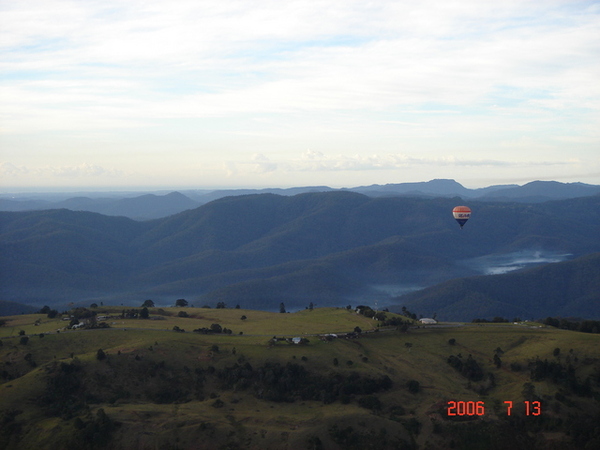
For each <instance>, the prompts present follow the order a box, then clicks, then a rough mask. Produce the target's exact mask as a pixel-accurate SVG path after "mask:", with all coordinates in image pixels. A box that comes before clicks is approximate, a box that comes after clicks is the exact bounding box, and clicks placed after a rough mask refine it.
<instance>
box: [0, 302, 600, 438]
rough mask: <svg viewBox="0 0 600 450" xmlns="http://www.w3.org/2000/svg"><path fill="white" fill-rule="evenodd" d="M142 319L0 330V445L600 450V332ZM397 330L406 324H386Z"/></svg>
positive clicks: (100, 311)
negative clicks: (599, 430) (84, 326)
mask: <svg viewBox="0 0 600 450" xmlns="http://www.w3.org/2000/svg"><path fill="white" fill-rule="evenodd" d="M131 308H132V306H125V307H119V308H97V309H94V310H82V309H79V310H72V311H69V313H68V314H69V315H72V314H75V315H78V316H82V317H83V316H84V315H88V314H90V313H96V314H97V316H96V317H99V316H101V315H102V316H108V317H109V318H108V320H107V321H106V323H107V324H109V326H111V325H110V324H111V323H114V325H112V326H111V327H109V328H97V329H93V328H88V329H77V330H68V329H65V328H64V327H65V324H66V322H64V321H62V320H61V318H60V317H56V318H52V319H50V318H48V317H47V316H46V315H42V314H34V315H19V316H12V317H2V318H0V319H1V320H2V321H3V322H4V325H3V326H0V420H1V424H2V427H0V447H1V448H3V449H6V450H18V449H23V448H48V449H61V448H81V449H88V448H89V449H92V448H95V449H111V450H112V449H123V450H124V449H127V450H137V449H140V450H141V449H147V448H160V449H163V448H185V449H200V450H203V449H207V450H208V449H210V450H213V449H215V448H227V449H242V448H243V449H265V450H270V449H273V450H275V449H277V450H279V449H281V448H293V449H307V450H308V449H315V448H326V449H331V450H364V449H384V450H387V449H390V450H391V449H398V448H402V449H415V450H416V449H433V450H435V449H447V448H448V447H449V445H451V446H452V447H454V448H469V449H471V448H485V449H494V450H502V449H506V448H528V449H533V450H536V449H539V450H541V449H547V448H565V449H566V448H586V447H585V446H586V445H588V448H595V447H596V446H597V445H598V444H600V439H599V438H598V435H597V426H598V419H600V408H599V403H598V401H597V398H598V396H599V395H600V382H599V378H598V374H599V373H600V352H599V349H600V345H599V344H600V335H598V334H586V333H576V332H571V331H565V330H558V329H554V328H551V327H542V328H540V327H538V325H537V324H533V325H532V324H529V325H527V324H519V325H513V324H507V325H476V326H473V325H471V326H469V325H467V326H460V327H448V326H444V327H430V328H416V327H411V326H409V325H408V323H410V321H408V320H407V319H406V318H405V317H399V316H396V315H393V314H387V315H386V316H385V317H380V319H382V320H380V321H374V320H372V319H370V318H367V317H366V316H364V315H360V314H357V313H356V312H355V311H353V310H348V309H346V308H316V309H314V310H303V311H300V312H298V313H294V314H279V313H267V312H264V311H253V310H245V309H205V308H180V309H173V308H167V309H164V310H163V309H159V308H150V310H149V317H148V318H147V319H141V318H139V315H137V316H136V315H135V313H136V312H137V313H140V311H141V310H140V309H139V306H138V307H137V308H135V309H134V310H132V309H131ZM182 312H183V313H185V316H186V317H184V314H181V313H182ZM392 319H393V320H395V321H396V322H395V323H396V324H397V325H400V324H401V323H402V322H404V325H407V327H402V328H401V329H397V328H396V326H397V325H396V326H386V324H385V322H384V320H392ZM82 320H87V319H82ZM407 322H408V323H407ZM67 323H68V322H67ZM90 324H91V322H90ZM90 326H91V325H90ZM356 327H359V328H360V329H361V333H359V334H354V333H352V334H351V335H350V336H343V334H345V333H346V332H351V331H352V330H355V329H356ZM57 329H60V332H57ZM208 329H211V330H220V331H221V330H222V331H221V332H217V331H215V332H208V331H206V330H208ZM20 330H22V331H23V333H22V334H23V335H22V336H21V335H20V334H21V333H19V332H20ZM184 330H187V331H184ZM190 330H197V332H191V331H190ZM203 330H204V331H203ZM225 330H231V332H225ZM375 330H378V331H375ZM402 330H404V331H402ZM371 331H373V332H371ZM240 332H241V334H240ZM332 332H335V333H336V334H337V336H338V337H337V338H336V337H333V336H325V335H326V334H329V333H332ZM274 336H275V337H276V338H275V339H274V338H273V337H274ZM299 336H302V337H304V341H302V342H303V343H302V344H293V343H292V342H293V341H291V340H289V341H288V340H285V338H293V337H299ZM346 337H347V338H346ZM453 402H454V403H453ZM507 402H509V403H510V405H508V404H507ZM526 402H528V403H526ZM453 405H454V406H453ZM509 413H510V414H509ZM450 443H452V444H450ZM589 445H592V446H593V447H589Z"/></svg>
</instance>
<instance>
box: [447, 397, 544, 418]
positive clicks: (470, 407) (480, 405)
mask: <svg viewBox="0 0 600 450" xmlns="http://www.w3.org/2000/svg"><path fill="white" fill-rule="evenodd" d="M519 405H520V404H519ZM504 406H505V408H506V415H507V416H510V415H511V414H512V412H513V402H512V401H511V400H506V401H505V402H504ZM523 410H524V412H525V415H526V416H539V415H541V414H542V404H541V403H540V402H538V401H527V400H526V401H524V402H523ZM447 414H448V416H484V415H485V402H482V401H479V402H463V401H454V400H451V401H449V402H448V408H447Z"/></svg>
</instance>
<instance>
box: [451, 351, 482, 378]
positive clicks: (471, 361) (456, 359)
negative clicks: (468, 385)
mask: <svg viewBox="0 0 600 450" xmlns="http://www.w3.org/2000/svg"><path fill="white" fill-rule="evenodd" d="M447 362H448V364H450V365H451V366H452V367H454V368H455V369H456V370H457V371H458V372H459V373H460V374H461V375H462V376H463V377H465V378H468V379H469V380H471V381H481V380H483V377H484V373H483V370H482V369H481V367H480V366H479V364H478V363H477V361H476V360H475V358H473V356H471V355H469V356H468V357H467V359H464V358H463V357H462V355H461V354H460V353H459V354H458V356H454V355H450V356H449V357H448V360H447Z"/></svg>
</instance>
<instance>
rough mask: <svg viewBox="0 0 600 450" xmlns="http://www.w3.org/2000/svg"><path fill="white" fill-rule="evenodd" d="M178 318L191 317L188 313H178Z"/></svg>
mask: <svg viewBox="0 0 600 450" xmlns="http://www.w3.org/2000/svg"><path fill="white" fill-rule="evenodd" d="M177 317H190V315H189V314H188V313H186V312H185V311H179V312H178V313H177Z"/></svg>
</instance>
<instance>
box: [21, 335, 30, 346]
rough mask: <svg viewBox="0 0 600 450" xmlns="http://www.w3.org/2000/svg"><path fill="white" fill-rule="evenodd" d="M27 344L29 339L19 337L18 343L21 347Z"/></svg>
mask: <svg viewBox="0 0 600 450" xmlns="http://www.w3.org/2000/svg"><path fill="white" fill-rule="evenodd" d="M28 342H29V338H28V337H27V336H21V340H20V341H19V343H20V344H21V345H27V343H28Z"/></svg>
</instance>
